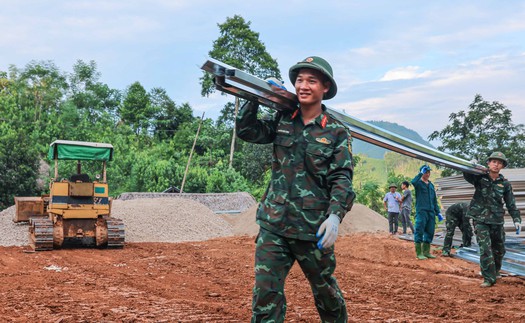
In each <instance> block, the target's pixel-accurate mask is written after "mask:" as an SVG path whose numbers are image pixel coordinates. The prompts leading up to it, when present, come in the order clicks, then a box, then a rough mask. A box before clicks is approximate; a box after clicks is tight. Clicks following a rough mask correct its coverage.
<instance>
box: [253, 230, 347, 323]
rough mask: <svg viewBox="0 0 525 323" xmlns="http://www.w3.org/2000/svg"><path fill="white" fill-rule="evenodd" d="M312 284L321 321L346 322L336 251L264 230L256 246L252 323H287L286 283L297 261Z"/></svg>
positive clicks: (260, 232) (260, 233) (312, 242)
mask: <svg viewBox="0 0 525 323" xmlns="http://www.w3.org/2000/svg"><path fill="white" fill-rule="evenodd" d="M296 260H297V262H298V263H299V266H300V267H301V269H302V271H303V273H304V275H305V276H306V278H307V279H308V281H309V283H310V287H311V289H312V292H313V296H314V300H315V306H316V308H317V311H318V313H319V316H320V317H321V322H347V320H348V316H347V315H348V314H347V312H346V304H345V300H344V298H343V296H342V293H341V290H340V289H339V286H338V285H337V281H336V279H335V278H334V277H333V276H332V274H333V273H334V270H335V264H336V262H335V255H334V248H333V247H332V248H329V249H327V250H323V251H321V250H319V249H318V248H317V245H316V242H314V241H303V240H296V239H290V238H285V237H282V236H280V235H277V234H274V233H272V232H270V231H268V230H265V229H263V228H261V229H260V231H259V235H258V236H257V241H256V247H255V286H254V288H253V301H252V320H251V322H272V323H274V322H275V323H276V322H284V317H285V314H286V298H285V295H284V282H285V279H286V276H287V275H288V273H289V271H290V269H291V268H292V266H293V264H294V263H295V261H296Z"/></svg>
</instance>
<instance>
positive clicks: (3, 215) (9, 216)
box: [0, 205, 29, 246]
mask: <svg viewBox="0 0 525 323" xmlns="http://www.w3.org/2000/svg"><path fill="white" fill-rule="evenodd" d="M15 211H16V208H15V206H14V205H13V206H11V207H9V208H7V209H5V210H3V211H2V212H0V246H25V245H27V244H28V239H29V233H28V231H29V226H28V225H27V224H24V223H14V222H13V218H14V217H15Z"/></svg>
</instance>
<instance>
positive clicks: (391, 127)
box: [352, 121, 434, 159]
mask: <svg viewBox="0 0 525 323" xmlns="http://www.w3.org/2000/svg"><path fill="white" fill-rule="evenodd" d="M367 123H370V124H372V125H374V126H376V127H379V128H381V129H384V130H388V131H390V132H393V133H395V134H398V135H400V136H403V137H405V138H407V139H410V140H413V141H415V142H418V143H420V144H422V145H425V146H428V147H432V148H434V147H433V146H432V145H431V144H430V143H429V142H428V141H426V140H424V139H423V138H422V137H421V136H420V135H419V134H418V133H417V132H415V131H414V130H411V129H408V128H406V127H404V126H401V125H398V124H397V123H392V122H387V121H367ZM352 151H353V153H354V154H363V155H367V156H368V157H371V158H377V159H383V157H384V155H385V153H386V152H387V151H389V150H387V149H385V148H381V147H378V146H375V145H372V144H369V143H367V142H364V141H362V140H359V139H355V138H354V139H353V141H352Z"/></svg>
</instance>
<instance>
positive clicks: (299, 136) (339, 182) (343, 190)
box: [236, 103, 355, 241]
mask: <svg viewBox="0 0 525 323" xmlns="http://www.w3.org/2000/svg"><path fill="white" fill-rule="evenodd" d="M257 110H258V105H257V104H252V103H248V104H246V105H245V106H244V107H243V108H242V109H241V111H240V112H239V116H238V118H237V124H236V130H237V135H238V137H239V138H241V139H243V140H245V141H248V142H252V143H259V144H266V143H273V156H272V177H271V181H270V183H269V185H268V188H267V189H266V192H265V194H264V196H263V197H262V200H261V203H260V205H259V209H258V210H257V223H258V224H259V225H260V226H261V227H263V228H265V229H267V230H270V231H272V232H274V233H277V234H280V235H283V236H285V237H289V238H294V239H300V240H309V241H317V240H318V238H316V236H315V234H316V233H317V230H318V229H319V226H320V225H321V223H322V222H323V221H324V220H325V219H326V218H327V217H328V216H329V215H330V214H336V215H337V216H338V217H339V218H340V219H341V220H342V219H343V217H344V216H345V214H346V213H347V212H348V211H350V209H351V208H352V203H353V200H354V197H355V194H354V191H353V188H352V177H353V166H352V152H351V146H350V144H351V138H350V133H349V132H348V130H347V129H346V128H345V127H344V125H343V124H342V123H341V122H339V121H338V120H336V119H335V118H334V117H333V116H332V115H330V114H328V113H327V112H326V108H325V107H324V106H323V112H322V113H321V115H320V116H318V117H317V118H316V119H315V120H314V121H313V122H311V123H309V124H307V125H304V124H303V121H302V117H301V112H300V110H295V112H293V113H291V112H290V113H287V112H277V113H275V114H274V115H273V116H272V117H271V118H268V119H267V120H261V119H257Z"/></svg>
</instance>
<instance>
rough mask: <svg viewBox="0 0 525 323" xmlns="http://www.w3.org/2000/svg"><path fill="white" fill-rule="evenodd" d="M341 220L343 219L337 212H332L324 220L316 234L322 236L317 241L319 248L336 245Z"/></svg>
mask: <svg viewBox="0 0 525 323" xmlns="http://www.w3.org/2000/svg"><path fill="white" fill-rule="evenodd" d="M340 222H341V220H340V219H339V217H338V216H337V215H335V214H330V216H329V217H328V219H326V220H324V222H323V223H322V224H321V226H320V227H319V231H317V234H316V236H317V237H318V238H321V239H320V240H319V241H318V242H317V248H319V249H325V248H330V247H331V246H333V245H334V243H335V239H337V233H338V231H339V223H340Z"/></svg>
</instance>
